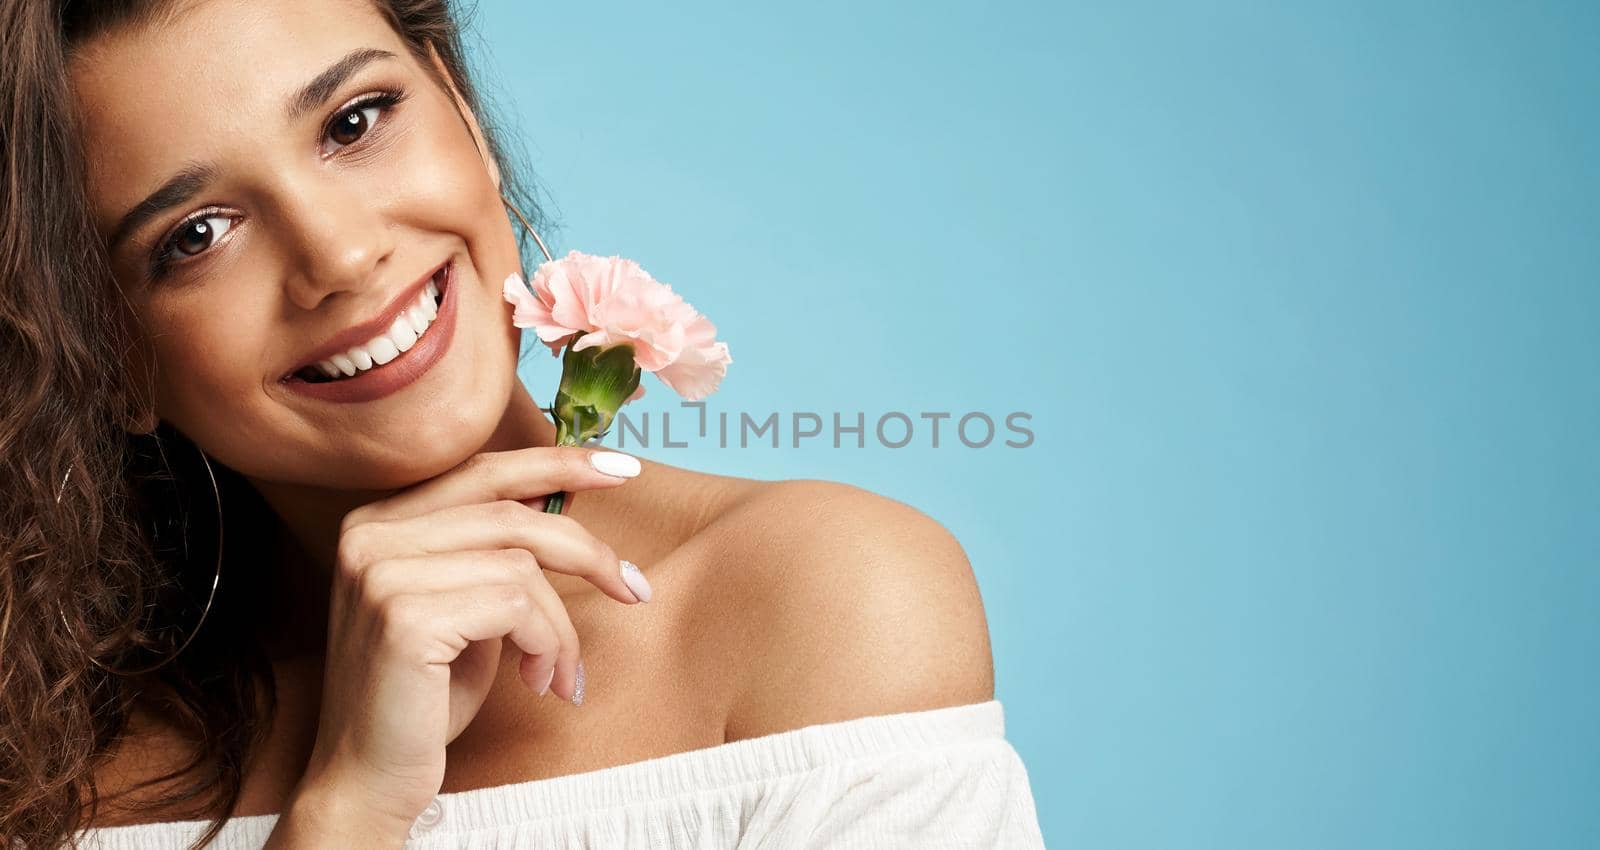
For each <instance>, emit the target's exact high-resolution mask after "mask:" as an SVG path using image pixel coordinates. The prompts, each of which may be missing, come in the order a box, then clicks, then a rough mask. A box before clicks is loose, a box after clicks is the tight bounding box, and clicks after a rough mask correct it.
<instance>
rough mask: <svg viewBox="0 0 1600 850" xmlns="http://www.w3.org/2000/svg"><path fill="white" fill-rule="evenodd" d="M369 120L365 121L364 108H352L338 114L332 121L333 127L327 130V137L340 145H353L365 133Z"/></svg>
mask: <svg viewBox="0 0 1600 850" xmlns="http://www.w3.org/2000/svg"><path fill="white" fill-rule="evenodd" d="M369 126H370V122H368V121H367V116H366V113H365V110H360V109H352V110H350V111H349V112H346V113H344V114H343V115H340V116H339V120H337V121H335V122H333V127H332V128H330V130H329V132H328V138H330V139H333V140H334V141H335V142H338V143H339V144H341V145H353V144H355V143H356V140H357V139H360V138H361V137H362V136H363V135H365V134H366V132H367V128H368V127H369Z"/></svg>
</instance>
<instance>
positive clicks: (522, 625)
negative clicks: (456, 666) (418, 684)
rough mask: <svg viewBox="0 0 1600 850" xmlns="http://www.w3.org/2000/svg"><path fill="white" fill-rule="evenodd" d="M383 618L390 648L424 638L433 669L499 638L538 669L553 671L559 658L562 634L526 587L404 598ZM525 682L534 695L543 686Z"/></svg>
mask: <svg viewBox="0 0 1600 850" xmlns="http://www.w3.org/2000/svg"><path fill="white" fill-rule="evenodd" d="M381 618H382V628H381V632H380V633H381V634H382V635H383V636H384V640H385V643H386V644H388V645H402V646H403V645H409V644H408V643H407V641H415V640H418V639H419V636H422V638H421V639H423V640H424V641H425V643H426V645H425V646H424V647H423V660H424V661H425V662H427V663H431V664H450V663H452V662H454V661H455V660H456V659H457V658H458V657H460V655H461V653H462V652H464V651H465V650H466V648H467V647H468V646H471V645H472V644H473V643H474V642H476V641H480V640H494V639H497V638H510V639H511V642H512V643H513V644H515V645H516V647H517V649H519V650H521V651H522V652H524V653H526V654H527V655H530V656H533V657H534V658H535V664H534V666H535V667H538V668H540V669H549V668H550V667H552V666H554V665H555V664H556V663H557V662H558V661H559V656H560V652H561V635H560V633H559V632H558V631H557V629H556V628H555V626H554V625H553V624H552V623H551V622H550V620H549V619H548V618H547V617H546V616H545V612H544V608H543V606H542V605H540V604H539V602H538V600H537V595H536V591H534V590H533V588H532V587H531V586H529V585H528V584H527V583H524V582H517V583H512V584H485V585H477V586H475V587H464V588H459V589H457V590H451V591H447V592H444V593H406V594H401V595H399V596H396V597H394V598H393V599H391V600H390V601H389V603H388V604H386V605H385V606H384V608H383V611H382V613H381ZM519 672H520V670H519ZM523 681H524V683H525V684H527V685H528V686H529V688H531V689H533V690H537V689H538V687H539V685H540V684H542V681H529V680H528V679H527V678H524V680H523Z"/></svg>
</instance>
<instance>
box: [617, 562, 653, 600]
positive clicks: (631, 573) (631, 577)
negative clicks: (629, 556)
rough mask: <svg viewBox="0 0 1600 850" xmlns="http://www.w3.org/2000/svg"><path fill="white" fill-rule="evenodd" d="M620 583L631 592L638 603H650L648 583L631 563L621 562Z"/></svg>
mask: <svg viewBox="0 0 1600 850" xmlns="http://www.w3.org/2000/svg"><path fill="white" fill-rule="evenodd" d="M622 583H623V584H625V585H627V586H628V589H629V590H631V591H633V595H634V597H635V598H637V599H638V600H639V601H640V602H649V601H650V592H651V591H650V582H649V581H647V580H646V579H645V577H644V573H641V572H639V568H638V567H637V566H635V565H634V563H633V562H632V561H623V562H622Z"/></svg>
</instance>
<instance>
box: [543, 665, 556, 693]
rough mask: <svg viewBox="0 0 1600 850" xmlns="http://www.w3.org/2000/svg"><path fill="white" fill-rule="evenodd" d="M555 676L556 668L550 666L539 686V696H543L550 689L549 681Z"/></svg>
mask: <svg viewBox="0 0 1600 850" xmlns="http://www.w3.org/2000/svg"><path fill="white" fill-rule="evenodd" d="M555 677H556V668H554V667H551V668H550V673H549V675H547V676H545V677H544V684H542V685H540V686H539V696H544V695H545V693H546V692H548V691H549V690H550V681H551V680H552V679H554V678H555Z"/></svg>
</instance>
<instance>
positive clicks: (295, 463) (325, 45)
mask: <svg viewBox="0 0 1600 850" xmlns="http://www.w3.org/2000/svg"><path fill="white" fill-rule="evenodd" d="M172 11H173V14H172V15H170V16H169V17H166V18H163V19H161V20H160V21H159V22H157V23H154V24H149V25H135V26H130V27H124V28H122V29H120V30H117V31H114V32H111V33H109V34H107V35H104V36H100V37H97V38H96V39H95V40H94V41H92V42H90V43H89V44H87V45H85V46H84V49H83V50H82V51H80V52H79V53H78V54H77V55H76V56H75V58H74V60H73V65H72V67H71V81H72V85H73V89H74V95H75V98H76V104H75V105H76V107H77V109H78V113H79V116H80V122H81V126H82V127H83V132H84V134H85V137H84V144H85V152H86V156H87V159H88V177H89V194H90V201H91V204H92V206H93V213H94V216H95V224H96V227H97V228H98V229H99V231H100V233H101V235H102V237H103V238H105V239H106V240H108V246H109V251H110V256H111V261H112V263H113V268H114V270H115V274H116V277H117V280H118V283H119V285H120V286H121V288H122V290H123V292H124V293H125V295H126V298H127V300H128V302H129V306H130V307H131V310H132V313H133V316H134V318H135V319H136V320H137V323H138V326H139V327H140V337H141V338H142V339H143V340H144V343H145V346H146V349H147V350H146V351H141V352H131V353H130V356H131V357H133V358H134V359H133V360H132V361H131V362H130V364H129V368H130V371H131V372H132V373H133V374H135V375H143V374H145V371H144V370H145V369H147V368H149V369H152V371H153V378H154V384H153V389H154V400H155V409H156V413H157V415H158V416H160V417H161V418H162V419H164V420H166V421H167V422H168V423H170V424H172V425H173V426H174V427H176V428H177V429H178V430H180V431H182V432H183V433H184V434H186V435H188V436H189V437H190V438H191V439H193V440H194V441H195V442H196V443H197V444H198V445H199V446H200V448H202V449H203V450H205V451H206V453H207V454H209V455H211V456H212V457H213V458H215V459H216V460H218V461H220V462H222V463H224V464H226V465H228V466H230V467H232V468H233V469H235V470H238V471H239V472H241V473H243V474H245V475H248V476H251V477H253V478H258V479H263V480H267V481H273V482H280V483H290V484H297V483H298V484H310V485H320V486H327V487H335V488H371V489H381V488H389V487H398V486H403V485H405V484H408V483H412V482H415V481H417V480H420V479H422V478H426V477H429V476H431V475H434V474H437V473H439V472H441V471H443V470H445V469H448V468H449V467H451V466H453V465H455V464H456V463H459V462H460V461H461V460H462V459H463V458H464V457H466V456H468V455H470V454H471V453H472V452H474V451H476V450H477V449H478V448H479V447H481V446H482V445H483V444H484V442H485V441H486V440H487V439H488V438H489V437H490V435H491V434H492V432H493V431H494V428H495V426H496V425H497V424H498V422H499V421H500V417H501V415H502V413H503V412H504V411H505V410H506V407H507V404H508V401H509V399H510V394H511V392H512V389H513V388H514V386H515V385H516V380H517V378H516V356H517V347H518V339H519V337H518V331H517V330H516V329H515V328H514V327H512V326H511V324H510V322H509V320H508V317H507V310H508V309H509V308H508V307H507V305H506V304H505V303H504V301H503V299H502V297H501V295H500V286H501V282H502V281H503V280H504V279H505V277H506V275H507V274H509V273H511V272H512V271H516V270H517V269H518V254H517V245H516V240H515V234H514V232H513V230H512V228H511V224H510V221H509V219H508V218H507V215H506V212H505V208H504V207H503V206H502V203H501V200H500V196H499V189H498V180H499V177H498V172H496V171H495V169H494V167H493V165H492V164H490V162H489V161H488V160H487V158H486V155H484V154H481V153H480V152H479V147H478V145H476V144H474V141H475V137H476V138H479V139H481V137H479V136H477V134H478V133H479V130H478V126H477V122H476V120H475V119H472V118H471V116H470V115H469V121H468V122H463V120H462V112H465V111H466V108H465V106H464V105H462V106H461V112H458V111H457V107H456V105H455V102H454V99H455V97H456V95H455V92H454V90H453V87H452V88H451V90H448V91H447V90H445V89H441V88H440V86H439V84H438V83H437V82H436V81H435V80H434V79H433V78H432V77H430V76H429V75H428V74H427V73H426V71H425V65H426V64H432V63H433V62H434V60H432V59H429V60H425V62H423V63H419V62H418V61H416V60H415V59H413V57H412V55H411V54H410V52H409V51H408V50H407V49H406V47H405V45H404V43H403V42H402V41H401V40H400V38H399V36H398V35H396V34H395V32H394V31H393V30H392V29H390V27H389V26H388V24H387V23H386V22H385V20H384V19H383V18H382V17H381V16H380V13H379V11H378V10H377V9H376V8H374V7H373V6H372V4H371V3H370V2H367V0H273V1H272V2H264V0H201V1H200V2H192V0H186V2H180V3H177V4H175V5H174V6H173V10H172ZM385 54H387V55H385ZM441 73H442V71H441ZM174 178H177V181H176V182H175V183H174V182H172V181H174ZM140 211H143V212H144V213H146V215H140ZM130 213H132V215H131V217H130ZM446 263H449V264H453V265H451V267H450V272H449V274H450V275H451V277H450V279H449V282H448V284H447V285H446V286H447V291H446V293H445V295H444V298H445V304H446V312H440V313H439V314H438V316H437V318H435V319H434V320H433V323H432V324H431V325H429V326H428V327H427V328H426V330H425V331H424V332H423V334H422V335H421V337H420V338H419V339H417V341H416V342H415V343H413V344H412V346H411V348H410V349H409V350H407V351H406V352H404V353H400V354H399V355H398V357H396V358H395V359H394V360H392V361H389V362H387V363H384V364H382V365H378V366H376V369H377V370H380V371H381V370H385V369H390V370H393V373H394V374H395V375H399V374H400V373H401V372H402V371H404V372H405V373H406V374H407V375H415V379H414V380H412V381H410V382H409V383H406V384H404V385H403V386H399V387H398V388H397V389H393V390H392V391H391V392H388V393H387V394H386V395H382V396H381V397H376V398H361V397H360V396H370V395H372V393H371V392H370V391H369V392H364V393H349V394H348V395H351V396H357V397H356V398H344V399H342V400H341V399H335V398H331V397H327V393H326V391H327V390H328V389H329V387H330V386H333V385H330V384H319V383H315V382H306V381H304V380H299V379H291V380H289V381H285V380H284V379H285V376H286V375H289V374H290V373H292V372H294V371H295V370H296V369H297V368H299V367H301V366H303V365H305V364H306V363H307V362H308V361H309V359H311V358H313V357H315V356H316V355H318V354H319V353H323V352H324V351H325V350H327V349H328V348H329V347H330V346H331V345H337V346H338V348H339V350H340V351H341V352H344V351H348V350H349V348H350V347H351V346H346V345H343V344H342V343H341V342H340V340H339V337H340V336H341V335H342V334H344V333H345V332H347V331H350V330H351V329H355V328H357V327H358V326H361V325H364V324H366V323H368V322H370V321H372V320H374V319H379V318H381V317H382V316H385V315H387V312H386V311H387V310H388V308H390V307H391V306H392V305H394V304H396V303H398V302H397V299H401V298H406V303H408V304H410V303H414V302H415V299H416V297H419V296H420V295H421V294H422V292H423V291H424V288H425V287H424V286H423V285H424V284H426V283H427V281H428V280H429V276H430V273H431V272H433V271H434V270H435V269H437V268H440V267H441V266H442V265H443V264H446ZM452 291H453V295H452ZM408 296H409V297H408ZM452 297H453V298H454V299H455V302H454V304H453V305H449V299H450V298H452ZM451 306H453V311H454V316H453V319H452V318H451V315H450V312H449V310H450V309H451ZM418 311H419V314H420V316H421V317H424V318H425V317H426V314H427V313H428V310H427V308H426V307H425V306H424V305H418ZM452 322H453V325H452V324H450V323H452ZM384 330H389V327H388V326H387V325H386V326H385V328H384ZM441 331H447V333H441ZM380 333H381V332H380ZM358 335H359V336H360V337H361V339H360V340H359V341H357V342H355V343H352V345H354V346H359V347H360V348H361V349H362V350H363V351H367V352H369V353H370V354H372V356H374V357H376V358H377V359H379V360H381V359H382V356H384V355H387V352H382V354H380V353H379V351H378V350H379V349H382V348H383V346H382V344H381V343H378V344H376V345H369V343H371V342H372V341H373V340H374V339H375V337H376V336H377V334H371V333H366V332H365V331H362V332H361V333H360V334H358ZM403 335H404V334H403V333H402V334H401V336H402V337H403ZM435 335H437V336H439V337H440V339H435V340H433V343H432V344H430V343H429V338H430V337H433V336H435ZM440 341H447V342H448V345H447V346H445V347H444V348H443V349H442V350H439V346H438V343H439V342H440ZM429 351H432V352H434V354H435V357H436V359H435V357H428V356H426V353H427V352H429ZM413 354H417V355H421V356H418V357H410V359H409V360H408V359H407V358H408V357H409V356H410V355H413ZM352 359H353V360H359V359H360V358H359V357H354V358H352ZM369 362H371V361H369ZM425 362H431V366H429V367H428V368H427V370H426V371H422V372H420V374H419V373H417V372H416V369H417V367H418V366H419V365H420V364H423V363H425ZM360 374H361V373H358V377H359V376H360ZM375 377H378V376H377V374H376V372H375V373H374V374H373V375H368V376H367V377H366V378H362V380H363V381H366V382H367V383H368V384H372V383H374V382H372V381H370V380H369V379H371V378H375ZM297 381H298V386H297V385H296V382H297ZM376 383H378V384H380V385H382V386H383V387H385V388H389V387H391V386H392V384H391V382H388V381H379V382H376ZM351 386H352V387H354V386H356V384H352V385H351ZM308 388H310V389H308ZM319 391H321V394H319Z"/></svg>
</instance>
